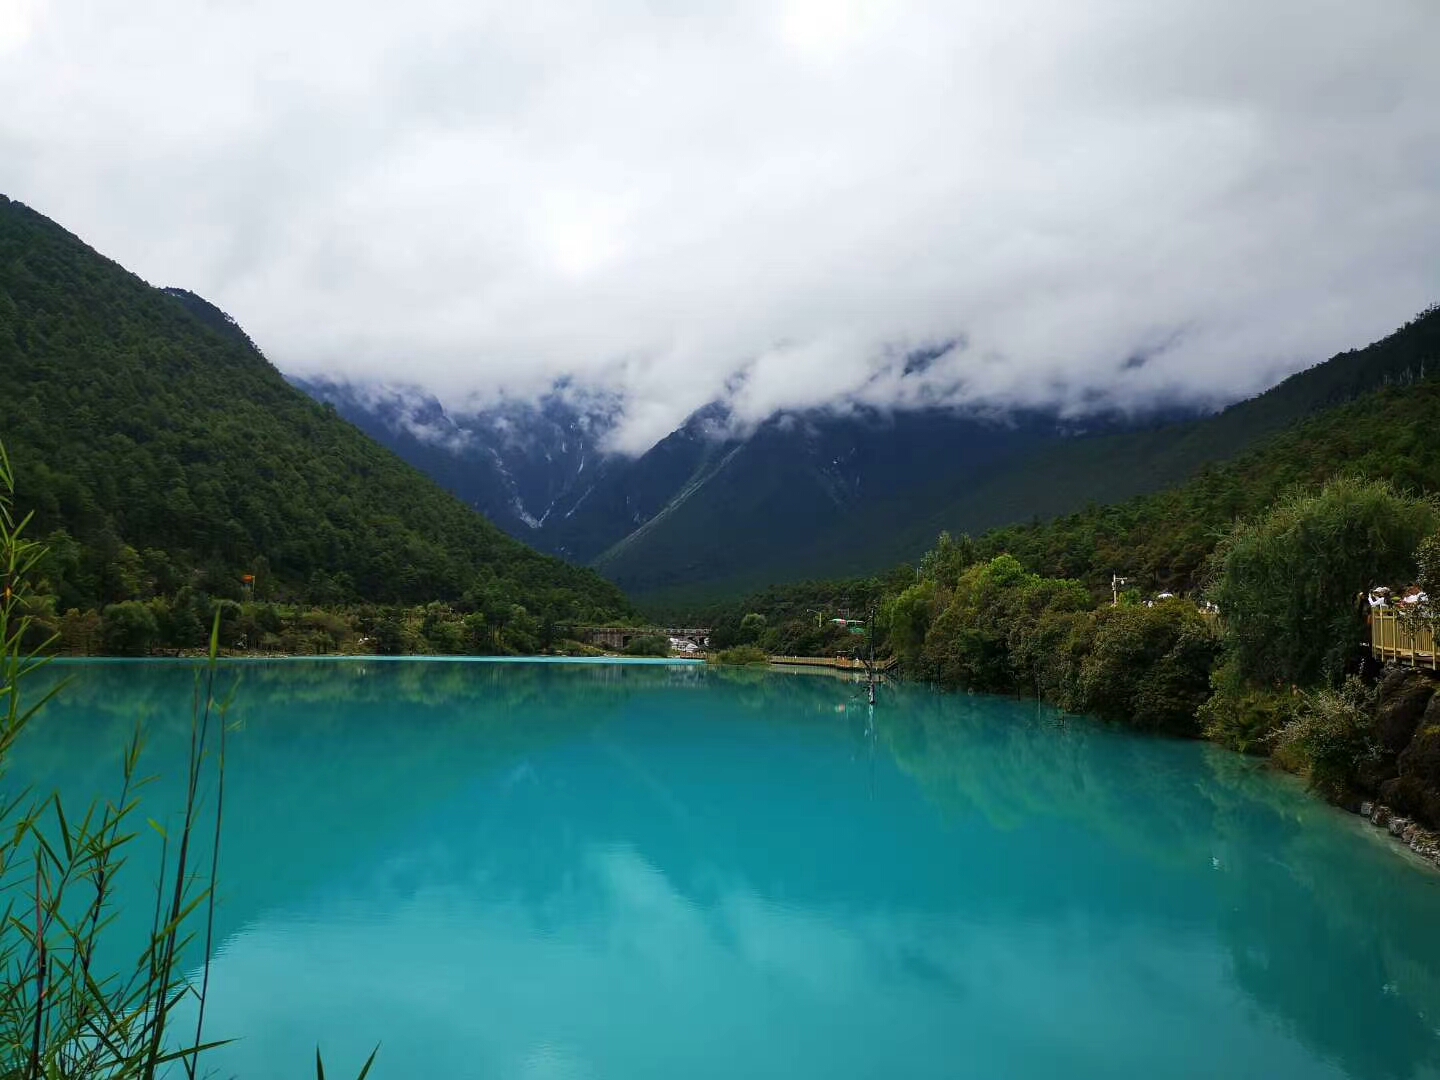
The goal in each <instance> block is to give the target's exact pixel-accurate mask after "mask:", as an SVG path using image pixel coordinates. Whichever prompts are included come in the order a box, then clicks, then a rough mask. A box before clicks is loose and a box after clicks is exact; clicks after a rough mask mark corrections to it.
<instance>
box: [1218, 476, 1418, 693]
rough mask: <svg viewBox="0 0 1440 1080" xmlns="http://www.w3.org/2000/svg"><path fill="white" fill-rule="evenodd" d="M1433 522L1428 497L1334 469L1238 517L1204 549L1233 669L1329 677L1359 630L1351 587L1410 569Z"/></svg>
mask: <svg viewBox="0 0 1440 1080" xmlns="http://www.w3.org/2000/svg"><path fill="white" fill-rule="evenodd" d="M1437 523H1440V514H1437V512H1436V508H1435V506H1434V505H1433V504H1432V503H1431V502H1429V501H1428V500H1425V499H1419V498H1414V497H1412V496H1408V495H1402V494H1400V493H1398V492H1397V491H1396V490H1395V489H1394V488H1393V487H1391V486H1390V485H1389V484H1387V483H1380V482H1366V481H1362V480H1358V479H1353V478H1348V477H1342V478H1340V479H1337V480H1333V481H1331V482H1330V483H1329V484H1327V485H1326V486H1325V487H1324V489H1323V490H1322V491H1320V492H1319V493H1318V494H1308V495H1307V494H1298V495H1292V496H1291V497H1289V498H1286V499H1283V500H1281V501H1280V502H1278V503H1276V504H1275V505H1274V506H1273V507H1272V508H1271V509H1270V510H1269V511H1268V512H1266V513H1265V514H1264V515H1263V516H1261V517H1260V518H1259V519H1257V520H1255V521H1251V522H1241V523H1239V524H1237V525H1236V526H1235V528H1234V529H1233V530H1232V532H1231V533H1230V535H1229V536H1228V537H1227V538H1226V539H1225V540H1224V541H1222V543H1221V544H1220V546H1219V547H1218V548H1217V549H1216V552H1215V554H1214V556H1213V557H1212V562H1211V566H1212V573H1213V574H1214V576H1215V580H1214V583H1213V585H1212V586H1211V589H1210V598H1211V599H1212V600H1214V601H1215V602H1216V603H1217V604H1219V606H1220V611H1221V614H1222V616H1223V617H1224V620H1225V641H1226V648H1227V651H1228V652H1229V654H1230V655H1231V657H1232V658H1233V660H1234V663H1235V664H1236V665H1237V667H1238V670H1239V671H1240V673H1241V674H1242V675H1243V676H1244V677H1245V678H1247V679H1249V680H1251V681H1254V682H1259V683H1262V684H1265V685H1270V686H1283V685H1291V684H1293V685H1298V686H1310V685H1314V684H1316V683H1320V682H1328V683H1334V682H1335V681H1337V680H1338V679H1339V678H1340V676H1341V675H1342V674H1343V673H1344V669H1345V664H1346V660H1347V658H1348V657H1349V656H1350V655H1351V654H1352V653H1353V652H1354V650H1355V647H1356V645H1357V643H1359V642H1360V641H1361V640H1362V638H1363V636H1364V621H1363V620H1364V610H1363V607H1362V606H1361V605H1360V604H1358V603H1357V596H1358V594H1360V593H1361V592H1362V591H1363V590H1365V589H1367V588H1368V587H1370V586H1372V585H1374V584H1376V583H1377V582H1387V581H1390V582H1393V581H1402V580H1407V579H1409V578H1410V576H1411V575H1412V574H1413V573H1414V571H1415V554H1414V553H1415V549H1416V547H1417V545H1418V544H1419V543H1420V541H1421V540H1422V539H1423V538H1424V537H1426V536H1427V535H1428V534H1430V533H1431V532H1433V531H1434V530H1435V527H1436V525H1437Z"/></svg>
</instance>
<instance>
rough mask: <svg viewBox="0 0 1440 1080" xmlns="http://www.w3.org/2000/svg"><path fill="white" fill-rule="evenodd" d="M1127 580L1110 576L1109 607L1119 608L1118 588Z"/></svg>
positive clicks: (1117, 576) (1114, 575)
mask: <svg viewBox="0 0 1440 1080" xmlns="http://www.w3.org/2000/svg"><path fill="white" fill-rule="evenodd" d="M1129 580H1130V579H1129V578H1123V577H1121V576H1120V575H1119V574H1111V575H1110V606H1111V607H1119V606H1120V586H1121V585H1124V584H1126V583H1128V582H1129Z"/></svg>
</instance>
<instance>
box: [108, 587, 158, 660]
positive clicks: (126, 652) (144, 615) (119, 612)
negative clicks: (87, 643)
mask: <svg viewBox="0 0 1440 1080" xmlns="http://www.w3.org/2000/svg"><path fill="white" fill-rule="evenodd" d="M159 634H160V624H159V623H158V622H157V621H156V619H155V613H154V612H153V611H151V610H150V605H149V604H144V603H141V602H140V601H139V600H125V601H122V602H121V603H118V604H109V605H107V606H106V608H105V610H104V611H103V612H101V614H100V640H101V641H102V642H103V643H104V647H105V651H106V652H107V653H111V654H113V655H115V656H144V655H146V654H147V653H148V652H149V651H150V648H151V646H152V645H154V643H155V639H156V638H157V637H158V636H159Z"/></svg>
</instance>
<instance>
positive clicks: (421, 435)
mask: <svg viewBox="0 0 1440 1080" xmlns="http://www.w3.org/2000/svg"><path fill="white" fill-rule="evenodd" d="M290 382H291V384H292V385H294V386H296V387H297V388H299V389H300V390H303V391H304V392H305V393H306V394H308V395H309V396H310V397H312V398H314V399H315V400H316V401H320V402H323V403H325V404H328V405H332V406H334V408H335V411H336V412H338V413H339V414H340V415H341V416H342V417H344V418H345V419H346V420H349V421H350V422H351V423H353V424H354V425H355V426H356V427H358V428H359V429H360V430H361V431H363V432H365V433H366V434H367V435H369V436H370V437H371V438H373V439H375V440H376V441H377V442H380V443H382V444H384V445H385V446H387V447H389V448H390V449H391V450H393V451H394V452H395V453H396V454H398V455H399V456H400V457H401V458H402V459H404V460H405V461H406V462H408V463H409V464H411V465H413V466H414V467H415V468H417V469H419V470H420V471H421V472H424V473H426V474H427V475H428V476H430V477H431V478H432V479H433V480H435V482H436V483H438V484H439V485H440V486H441V487H443V488H445V490H447V491H449V492H450V493H451V494H453V495H454V496H455V497H456V498H457V499H460V500H461V501H462V502H464V503H466V504H467V505H469V506H470V507H471V508H473V509H475V510H478V511H479V512H480V513H481V514H483V515H484V516H485V517H487V518H489V519H490V520H491V521H493V522H494V523H495V524H497V525H499V526H500V527H501V528H502V529H504V530H505V531H506V532H508V533H509V534H510V535H511V536H514V537H516V538H518V539H521V540H524V541H526V542H527V543H530V544H533V545H535V546H536V547H539V548H541V549H542V550H545V551H551V552H554V553H557V554H567V555H572V554H573V553H572V552H570V551H568V550H567V549H566V548H565V547H564V546H563V545H560V544H557V543H555V542H554V541H553V539H552V531H553V530H552V529H550V528H548V527H549V526H551V525H552V523H553V522H555V521H558V520H559V519H561V518H563V517H564V516H565V515H566V514H567V513H569V512H570V511H571V510H572V509H573V507H574V504H575V502H576V500H577V499H578V498H579V496H580V495H581V494H583V492H584V491H585V490H586V488H587V487H588V485H589V483H590V482H591V480H592V479H593V477H594V475H595V473H596V470H597V469H599V468H601V467H602V465H604V464H605V455H604V453H603V451H602V450H601V449H600V440H601V438H602V437H603V436H604V434H605V432H606V431H608V430H609V428H610V426H611V424H612V422H613V417H612V412H611V411H610V410H607V408H606V406H605V403H603V402H602V403H592V405H591V407H589V408H584V409H582V408H580V407H578V406H577V405H575V404H573V403H572V402H571V401H570V400H568V399H567V398H566V397H565V396H564V395H563V393H560V392H551V393H549V394H546V395H545V396H544V397H542V398H540V399H539V400H538V401H535V402H529V401H506V402H502V403H500V404H497V405H493V406H489V407H486V408H483V409H476V410H474V411H470V412H458V411H457V412H449V411H447V410H446V409H445V407H444V406H443V405H442V404H441V403H440V402H439V400H438V399H436V398H435V397H434V396H433V395H431V394H428V393H426V392H425V391H423V390H421V389H419V388H417V387H410V386H401V385H397V384H393V383H392V384H384V385H381V384H375V383H354V382H349V381H345V380H339V379H331V378H312V379H303V378H298V377H293V376H292V377H291V378H290ZM587 470H588V471H587Z"/></svg>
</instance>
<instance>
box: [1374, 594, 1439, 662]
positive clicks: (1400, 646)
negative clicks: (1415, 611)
mask: <svg viewBox="0 0 1440 1080" xmlns="http://www.w3.org/2000/svg"><path fill="white" fill-rule="evenodd" d="M1370 654H1371V655H1372V656H1374V657H1375V659H1377V660H1387V661H1390V662H1391V663H1395V664H1408V665H1409V666H1410V667H1418V668H1429V669H1430V670H1431V671H1440V660H1437V659H1436V655H1435V632H1434V631H1433V630H1427V629H1425V628H1424V627H1418V626H1417V627H1412V626H1407V625H1406V624H1405V623H1404V621H1402V620H1401V618H1400V617H1399V616H1398V615H1396V614H1395V612H1393V611H1386V610H1385V609H1384V608H1377V609H1376V610H1374V611H1372V612H1371V613H1370Z"/></svg>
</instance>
